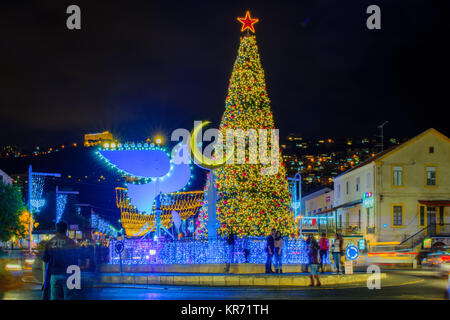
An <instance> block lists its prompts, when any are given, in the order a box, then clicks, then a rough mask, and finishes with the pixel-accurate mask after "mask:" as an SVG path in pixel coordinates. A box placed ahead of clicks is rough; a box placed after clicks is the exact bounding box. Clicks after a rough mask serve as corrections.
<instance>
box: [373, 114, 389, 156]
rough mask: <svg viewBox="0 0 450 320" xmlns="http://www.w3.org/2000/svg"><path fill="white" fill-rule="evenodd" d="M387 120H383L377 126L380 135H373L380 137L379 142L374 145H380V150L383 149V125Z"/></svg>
mask: <svg viewBox="0 0 450 320" xmlns="http://www.w3.org/2000/svg"><path fill="white" fill-rule="evenodd" d="M388 122H389V121H385V122H383V123H382V124H380V125H379V126H378V129H380V135H379V136H377V135H375V136H376V137H379V138H380V139H381V141H380V143H379V144H377V145H376V146H377V147H381V152H383V150H384V131H383V127H384V125H385V124H386V123H388Z"/></svg>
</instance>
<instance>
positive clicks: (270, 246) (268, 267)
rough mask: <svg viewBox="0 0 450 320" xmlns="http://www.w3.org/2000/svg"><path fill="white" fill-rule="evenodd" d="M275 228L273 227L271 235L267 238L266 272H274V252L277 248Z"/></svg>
mask: <svg viewBox="0 0 450 320" xmlns="http://www.w3.org/2000/svg"><path fill="white" fill-rule="evenodd" d="M274 235H275V229H272V230H271V232H270V235H269V236H268V237H267V239H266V253H267V259H266V273H274V272H273V271H272V257H273V254H274V249H275V239H274Z"/></svg>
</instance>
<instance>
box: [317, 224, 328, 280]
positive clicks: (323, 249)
mask: <svg viewBox="0 0 450 320" xmlns="http://www.w3.org/2000/svg"><path fill="white" fill-rule="evenodd" d="M329 246H330V244H329V241H328V239H327V237H326V234H325V232H322V237H321V238H320V240H319V256H320V270H321V272H322V273H324V271H323V262H324V261H325V259H326V257H327V256H328V249H329Z"/></svg>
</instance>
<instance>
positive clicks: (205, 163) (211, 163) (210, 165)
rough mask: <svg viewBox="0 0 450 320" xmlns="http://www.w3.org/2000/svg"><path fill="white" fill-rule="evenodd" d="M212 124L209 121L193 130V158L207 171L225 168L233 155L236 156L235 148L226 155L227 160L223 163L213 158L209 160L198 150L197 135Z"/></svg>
mask: <svg viewBox="0 0 450 320" xmlns="http://www.w3.org/2000/svg"><path fill="white" fill-rule="evenodd" d="M209 123H210V122H209V121H205V122H202V123H200V124H199V125H197V126H196V127H194V129H193V130H192V133H191V156H192V158H193V159H194V160H195V162H196V163H197V164H198V165H200V166H201V167H203V168H205V169H210V170H211V169H217V168H220V167H221V166H223V165H224V164H225V163H226V162H227V161H228V159H230V158H231V157H232V156H233V154H234V146H233V148H232V149H231V152H228V150H227V153H226V158H225V159H224V160H222V161H217V160H214V159H211V158H208V157H206V156H204V155H203V154H202V152H201V151H200V150H199V149H198V146H197V143H196V142H197V135H198V134H199V132H200V130H201V129H202V128H203V127H204V126H206V125H208V124H209Z"/></svg>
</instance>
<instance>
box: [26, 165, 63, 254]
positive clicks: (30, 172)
mask: <svg viewBox="0 0 450 320" xmlns="http://www.w3.org/2000/svg"><path fill="white" fill-rule="evenodd" d="M33 176H44V177H58V178H59V177H61V174H60V173H43V172H33V168H32V167H31V164H30V166H29V167H28V211H29V212H30V239H29V253H31V247H32V243H33V237H32V235H31V233H32V232H33V207H32V205H31V194H32V192H33Z"/></svg>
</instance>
